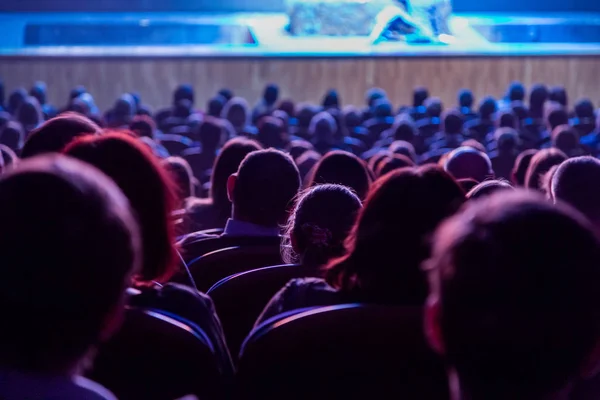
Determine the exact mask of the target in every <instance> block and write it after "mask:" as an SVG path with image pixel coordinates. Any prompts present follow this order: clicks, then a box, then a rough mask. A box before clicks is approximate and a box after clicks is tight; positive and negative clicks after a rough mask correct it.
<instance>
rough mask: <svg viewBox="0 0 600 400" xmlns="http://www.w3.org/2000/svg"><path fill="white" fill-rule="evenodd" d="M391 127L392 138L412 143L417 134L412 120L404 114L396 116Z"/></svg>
mask: <svg viewBox="0 0 600 400" xmlns="http://www.w3.org/2000/svg"><path fill="white" fill-rule="evenodd" d="M391 129H392V131H393V132H394V140H404V141H407V142H409V143H412V142H414V140H415V138H416V137H417V136H418V135H419V131H418V130H417V127H416V125H415V123H414V121H413V120H412V118H410V117H409V116H408V115H406V114H400V115H399V116H397V117H396V119H395V120H394V125H392V128H391Z"/></svg>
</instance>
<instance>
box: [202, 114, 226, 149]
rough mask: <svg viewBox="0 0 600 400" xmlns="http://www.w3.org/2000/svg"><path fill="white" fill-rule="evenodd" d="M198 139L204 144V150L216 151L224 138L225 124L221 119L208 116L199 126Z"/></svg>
mask: <svg viewBox="0 0 600 400" xmlns="http://www.w3.org/2000/svg"><path fill="white" fill-rule="evenodd" d="M197 129H198V131H197V136H198V140H199V141H200V143H201V144H202V151H203V152H204V151H206V152H214V151H216V149H217V148H218V147H219V145H220V144H221V140H222V139H223V126H222V125H221V124H220V123H219V120H217V119H215V118H212V117H206V118H205V119H204V121H202V123H200V125H198V127H197Z"/></svg>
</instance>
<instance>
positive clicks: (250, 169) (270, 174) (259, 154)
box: [232, 149, 300, 227]
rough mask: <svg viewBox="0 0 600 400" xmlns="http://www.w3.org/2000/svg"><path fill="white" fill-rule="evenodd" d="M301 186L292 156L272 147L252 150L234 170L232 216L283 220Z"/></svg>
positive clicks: (257, 220) (258, 220) (260, 221)
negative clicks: (235, 175) (235, 174)
mask: <svg viewBox="0 0 600 400" xmlns="http://www.w3.org/2000/svg"><path fill="white" fill-rule="evenodd" d="M299 189H300V173H299V172H298V168H297V167H296V164H294V161H293V160H292V158H291V157H290V156H289V155H287V154H285V153H283V152H281V151H279V150H274V149H268V150H259V151H254V152H252V153H250V154H248V155H247V156H246V158H244V160H243V161H242V163H241V164H240V167H239V169H238V171H237V179H236V183H235V187H234V189H233V193H232V202H233V213H234V218H236V217H237V218H239V217H240V216H243V218H245V219H247V220H248V221H249V222H252V223H254V224H257V225H263V226H269V227H275V226H278V225H279V224H282V223H284V222H285V220H286V219H287V217H288V211H289V209H290V206H291V202H292V200H293V199H294V197H295V196H296V195H297V194H298V190H299Z"/></svg>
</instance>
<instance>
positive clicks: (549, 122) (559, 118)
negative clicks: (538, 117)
mask: <svg viewBox="0 0 600 400" xmlns="http://www.w3.org/2000/svg"><path fill="white" fill-rule="evenodd" d="M545 116H546V128H547V129H548V130H549V131H550V132H552V131H553V130H554V129H556V127H557V126H560V125H569V114H568V113H567V111H566V110H565V109H564V108H563V107H562V106H561V105H556V104H554V105H550V106H548V107H547V109H546V111H545Z"/></svg>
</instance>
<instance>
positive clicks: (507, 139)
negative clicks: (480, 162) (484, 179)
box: [489, 128, 519, 180]
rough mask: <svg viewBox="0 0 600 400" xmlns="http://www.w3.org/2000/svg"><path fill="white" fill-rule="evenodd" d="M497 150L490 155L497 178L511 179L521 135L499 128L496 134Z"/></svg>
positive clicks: (512, 130)
mask: <svg viewBox="0 0 600 400" xmlns="http://www.w3.org/2000/svg"><path fill="white" fill-rule="evenodd" d="M494 142H495V145H496V150H494V151H491V152H490V153H489V156H490V160H491V162H492V169H493V170H494V173H495V175H496V177H497V178H501V179H507V180H508V179H510V177H511V173H512V170H513V167H514V165H515V161H516V160H517V156H518V155H519V153H518V148H519V134H518V133H517V131H516V130H514V129H513V128H499V129H497V130H496V132H494Z"/></svg>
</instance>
